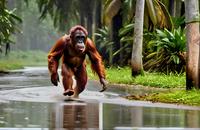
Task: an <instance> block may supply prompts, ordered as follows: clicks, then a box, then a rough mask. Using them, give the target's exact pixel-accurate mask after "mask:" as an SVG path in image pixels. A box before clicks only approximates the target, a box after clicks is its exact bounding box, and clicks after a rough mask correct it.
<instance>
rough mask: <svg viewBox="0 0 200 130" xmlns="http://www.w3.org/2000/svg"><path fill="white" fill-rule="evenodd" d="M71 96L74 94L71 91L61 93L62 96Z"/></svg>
mask: <svg viewBox="0 0 200 130" xmlns="http://www.w3.org/2000/svg"><path fill="white" fill-rule="evenodd" d="M73 94H74V91H73V90H71V89H67V90H66V91H65V92H64V93H63V95H64V96H72V95H73Z"/></svg>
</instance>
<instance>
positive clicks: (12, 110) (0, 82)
mask: <svg viewBox="0 0 200 130" xmlns="http://www.w3.org/2000/svg"><path fill="white" fill-rule="evenodd" d="M98 90H100V86H99V84H98V83H96V82H95V81H89V83H88V84H87V90H86V91H84V92H83V93H82V94H81V95H80V99H79V100H76V101H72V100H70V99H69V98H66V97H64V96H62V91H63V89H62V88H61V87H54V86H52V85H51V83H50V81H49V76H48V71H47V69H46V68H30V67H29V68H26V69H24V70H18V71H15V72H13V73H10V74H2V75H1V76H0V130H29V129H30V128H32V129H33V128H34V130H53V129H62V130H65V129H67V130H68V129H69V130H73V129H83V130H85V129H91V130H92V129H97V130H98V129H99V130H156V129H159V130H168V129H170V130H171V129H173V130H182V129H191V130H192V129H194V130H196V129H199V128H200V108H198V107H188V106H180V105H169V104H162V103H150V102H141V101H129V100H126V99H123V98H121V95H125V94H127V92H129V91H130V90H127V89H124V88H121V89H120V88H118V89H116V88H112V87H110V88H109V89H108V91H106V92H105V93H99V92H98ZM137 92H139V90H138V89H137Z"/></svg>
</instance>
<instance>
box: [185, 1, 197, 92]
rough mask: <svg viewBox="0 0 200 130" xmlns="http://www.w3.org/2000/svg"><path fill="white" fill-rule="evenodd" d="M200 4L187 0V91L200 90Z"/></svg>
mask: <svg viewBox="0 0 200 130" xmlns="http://www.w3.org/2000/svg"><path fill="white" fill-rule="evenodd" d="M198 6H199V4H198V0H185V16H186V37H187V62H186V89H192V87H195V88H198V89H199V88H200V86H199V85H200V83H199V82H200V81H199V62H200V61H199V42H200V37H199V36H200V34H199V19H200V18H199V7H198Z"/></svg>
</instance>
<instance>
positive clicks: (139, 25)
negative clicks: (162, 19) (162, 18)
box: [131, 0, 145, 76]
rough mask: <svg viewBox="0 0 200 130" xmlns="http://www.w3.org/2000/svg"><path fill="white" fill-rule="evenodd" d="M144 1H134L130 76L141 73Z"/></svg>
mask: <svg viewBox="0 0 200 130" xmlns="http://www.w3.org/2000/svg"><path fill="white" fill-rule="evenodd" d="M144 3H145V0H137V1H136V11H135V25H134V40H133V49H132V57H131V67H132V76H136V75H138V74H141V73H142V71H143V66H142V42H143V23H144Z"/></svg>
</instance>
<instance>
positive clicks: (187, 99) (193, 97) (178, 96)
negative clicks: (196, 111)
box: [126, 90, 200, 106]
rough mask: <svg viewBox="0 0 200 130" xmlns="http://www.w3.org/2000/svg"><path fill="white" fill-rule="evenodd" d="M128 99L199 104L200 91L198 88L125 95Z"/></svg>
mask: <svg viewBox="0 0 200 130" xmlns="http://www.w3.org/2000/svg"><path fill="white" fill-rule="evenodd" d="M126 98H127V99H130V100H144V101H152V102H163V103H173V104H186V105H193V106H200V91H199V90H191V91H186V90H176V91H174V90H173V91H169V92H165V93H163V92H161V93H155V94H149V95H129V96H127V97H126Z"/></svg>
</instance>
